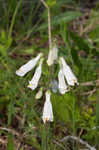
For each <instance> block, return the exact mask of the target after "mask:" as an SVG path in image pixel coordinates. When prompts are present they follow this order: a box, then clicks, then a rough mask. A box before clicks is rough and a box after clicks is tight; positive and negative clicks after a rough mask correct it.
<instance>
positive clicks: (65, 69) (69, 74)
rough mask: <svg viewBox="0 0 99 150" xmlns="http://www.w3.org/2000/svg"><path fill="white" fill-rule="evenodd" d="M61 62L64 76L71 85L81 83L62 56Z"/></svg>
mask: <svg viewBox="0 0 99 150" xmlns="http://www.w3.org/2000/svg"><path fill="white" fill-rule="evenodd" d="M60 60H61V63H62V67H63V73H64V76H65V78H66V80H67V83H68V84H69V85H71V86H74V85H75V84H77V85H78V84H79V83H78V81H77V78H76V76H75V75H74V73H73V72H72V70H71V68H70V67H69V66H68V65H67V63H66V62H65V60H64V58H63V57H61V58H60Z"/></svg>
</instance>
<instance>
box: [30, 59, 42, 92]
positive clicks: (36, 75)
mask: <svg viewBox="0 0 99 150" xmlns="http://www.w3.org/2000/svg"><path fill="white" fill-rule="evenodd" d="M41 74H42V61H41V62H40V64H39V66H38V67H37V68H36V71H35V73H34V76H33V78H32V80H31V81H29V85H28V87H29V88H30V89H32V90H34V89H36V88H37V86H38V82H39V79H40V77H41Z"/></svg>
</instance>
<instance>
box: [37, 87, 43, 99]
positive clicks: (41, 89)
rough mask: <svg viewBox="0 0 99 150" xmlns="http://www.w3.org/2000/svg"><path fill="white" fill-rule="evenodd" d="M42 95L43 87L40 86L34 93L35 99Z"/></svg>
mask: <svg viewBox="0 0 99 150" xmlns="http://www.w3.org/2000/svg"><path fill="white" fill-rule="evenodd" d="M42 95H43V88H40V90H39V91H38V92H37V93H36V95H35V99H40V98H41V97H42Z"/></svg>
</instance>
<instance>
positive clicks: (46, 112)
mask: <svg viewBox="0 0 99 150" xmlns="http://www.w3.org/2000/svg"><path fill="white" fill-rule="evenodd" d="M45 95H46V100H45V103H44V108H43V116H42V119H43V122H44V123H46V122H48V121H50V122H52V121H53V110H52V104H51V101H50V91H47V92H46V93H45Z"/></svg>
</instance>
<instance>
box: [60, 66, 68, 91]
mask: <svg viewBox="0 0 99 150" xmlns="http://www.w3.org/2000/svg"><path fill="white" fill-rule="evenodd" d="M58 81H59V85H58V88H59V92H60V93H61V94H65V93H66V92H68V91H69V90H68V89H67V85H66V82H65V78H64V74H63V70H62V68H61V69H60V70H59V73H58Z"/></svg>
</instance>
